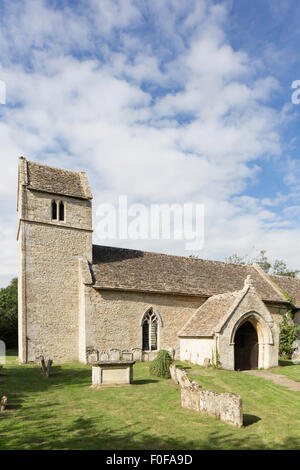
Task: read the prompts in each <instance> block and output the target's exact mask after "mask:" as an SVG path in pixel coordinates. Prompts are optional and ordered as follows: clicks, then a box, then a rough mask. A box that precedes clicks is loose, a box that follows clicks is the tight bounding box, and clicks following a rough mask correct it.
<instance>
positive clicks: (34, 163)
mask: <svg viewBox="0 0 300 470" xmlns="http://www.w3.org/2000/svg"><path fill="white" fill-rule="evenodd" d="M23 158H24V160H25V162H26V163H30V164H33V165H39V166H42V167H44V168H50V169H51V170H58V171H64V172H66V173H76V174H77V175H78V174H79V175H80V173H85V172H82V171H75V170H66V169H64V168H58V167H57V166H52V165H45V164H44V163H39V162H34V161H32V160H27V159H26V158H25V157H23Z"/></svg>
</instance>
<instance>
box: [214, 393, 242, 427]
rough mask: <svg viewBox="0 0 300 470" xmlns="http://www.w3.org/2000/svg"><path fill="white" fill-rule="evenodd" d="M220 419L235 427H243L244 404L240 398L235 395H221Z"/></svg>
mask: <svg viewBox="0 0 300 470" xmlns="http://www.w3.org/2000/svg"><path fill="white" fill-rule="evenodd" d="M219 400H220V419H221V420H222V421H225V423H229V424H233V425H234V426H237V427H239V428H240V427H241V426H243V403H242V399H241V397H240V396H238V395H236V394H235V393H222V394H221V395H220V399H219Z"/></svg>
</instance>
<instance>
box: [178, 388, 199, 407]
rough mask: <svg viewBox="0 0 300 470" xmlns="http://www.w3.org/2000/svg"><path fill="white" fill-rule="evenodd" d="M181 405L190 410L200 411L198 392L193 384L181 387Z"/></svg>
mask: <svg viewBox="0 0 300 470" xmlns="http://www.w3.org/2000/svg"><path fill="white" fill-rule="evenodd" d="M181 406H182V407H184V408H188V409H190V410H195V411H200V393H199V390H198V388H195V387H193V386H190V387H181Z"/></svg>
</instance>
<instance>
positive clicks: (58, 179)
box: [27, 161, 92, 199]
mask: <svg viewBox="0 0 300 470" xmlns="http://www.w3.org/2000/svg"><path fill="white" fill-rule="evenodd" d="M27 179H28V180H27V184H28V186H27V187H28V189H33V190H37V191H43V192H48V193H53V194H60V195H65V196H70V197H76V198H80V199H91V198H92V195H91V191H90V188H89V184H88V181H87V177H86V175H85V173H84V172H75V171H68V170H61V169H59V168H54V167H51V166H46V165H41V164H39V163H35V162H29V161H27Z"/></svg>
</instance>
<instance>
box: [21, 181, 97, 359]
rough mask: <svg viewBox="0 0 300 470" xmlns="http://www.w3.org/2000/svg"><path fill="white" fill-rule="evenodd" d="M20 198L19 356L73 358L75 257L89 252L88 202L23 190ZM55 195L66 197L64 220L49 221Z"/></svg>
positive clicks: (75, 351)
mask: <svg viewBox="0 0 300 470" xmlns="http://www.w3.org/2000/svg"><path fill="white" fill-rule="evenodd" d="M23 197H24V199H26V201H25V204H24V210H23V212H22V215H20V213H19V217H20V218H21V219H22V220H20V229H19V249H20V252H21V259H22V260H23V262H22V266H20V272H19V277H20V278H21V279H23V284H22V295H23V303H22V304H21V308H20V312H19V315H20V319H19V324H20V326H21V328H22V331H21V332H20V336H22V337H23V342H22V344H21V348H20V349H21V350H20V359H21V360H22V361H23V362H26V361H36V360H38V357H39V355H41V354H43V355H44V356H45V357H46V358H48V357H51V359H53V360H54V361H55V362H59V361H74V360H78V341H79V338H78V297H79V277H78V257H79V256H82V257H85V258H87V259H89V260H91V256H92V232H91V230H90V229H91V202H90V201H89V200H76V199H74V198H67V197H61V196H59V197H58V198H56V197H53V196H52V195H50V194H46V193H40V192H37V191H30V190H27V189H24V195H23ZM54 198H55V199H58V200H63V201H64V202H65V221H64V222H57V221H52V220H51V201H52V200H53V199H54ZM26 349H27V350H26Z"/></svg>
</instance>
